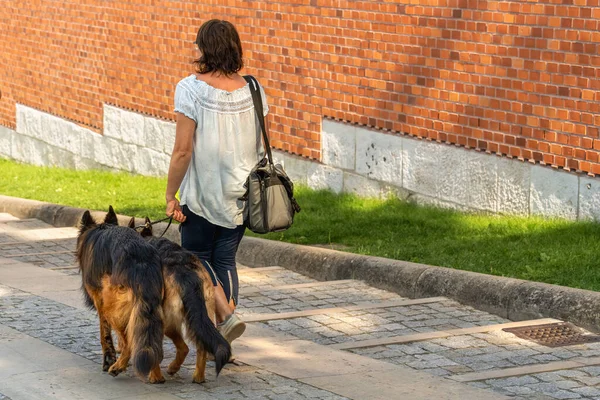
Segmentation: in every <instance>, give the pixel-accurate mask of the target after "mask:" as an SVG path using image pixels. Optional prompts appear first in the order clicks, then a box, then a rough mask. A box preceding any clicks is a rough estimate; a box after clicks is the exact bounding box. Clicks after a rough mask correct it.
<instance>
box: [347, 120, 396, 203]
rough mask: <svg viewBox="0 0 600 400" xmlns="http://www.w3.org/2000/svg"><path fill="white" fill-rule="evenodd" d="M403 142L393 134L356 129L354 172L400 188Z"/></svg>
mask: <svg viewBox="0 0 600 400" xmlns="http://www.w3.org/2000/svg"><path fill="white" fill-rule="evenodd" d="M405 140H406V139H405V138H402V137H400V136H395V135H393V134H385V133H381V132H379V131H375V130H372V129H367V128H362V127H358V128H356V172H357V173H358V174H360V175H363V176H365V177H367V178H369V179H371V180H374V181H379V182H385V183H389V184H391V185H394V186H397V187H402V147H403V142H404V141H405ZM374 183H376V182H374ZM365 194H367V195H368V193H365Z"/></svg>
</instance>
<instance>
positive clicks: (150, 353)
mask: <svg viewBox="0 0 600 400" xmlns="http://www.w3.org/2000/svg"><path fill="white" fill-rule="evenodd" d="M126 275H127V277H126V279H127V281H128V282H127V285H126V286H128V287H129V288H131V290H132V292H133V293H132V294H133V301H134V305H133V311H132V313H131V316H130V318H129V323H128V324H127V330H128V332H127V336H128V339H129V342H130V343H131V353H132V354H131V355H132V365H133V369H134V370H135V372H136V373H137V374H138V375H139V376H141V377H146V376H148V374H149V373H150V371H151V370H152V368H153V367H154V366H155V365H158V364H160V362H161V361H162V359H163V346H162V344H163V320H162V308H161V304H162V293H163V282H162V273H161V271H160V264H159V263H158V262H157V263H156V264H154V263H151V265H150V266H148V265H141V266H136V267H134V268H130V269H128V270H127V272H126ZM113 277H114V275H113ZM117 278H118V277H117Z"/></svg>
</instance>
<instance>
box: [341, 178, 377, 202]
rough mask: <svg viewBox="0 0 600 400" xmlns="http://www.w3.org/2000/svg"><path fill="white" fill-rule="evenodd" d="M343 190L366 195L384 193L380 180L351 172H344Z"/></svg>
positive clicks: (374, 195)
mask: <svg viewBox="0 0 600 400" xmlns="http://www.w3.org/2000/svg"><path fill="white" fill-rule="evenodd" d="M343 190H344V192H347V193H354V194H356V195H358V196H364V197H381V193H382V192H381V185H380V183H379V182H377V181H374V180H372V179H368V178H365V177H364V176H361V175H356V174H353V173H350V172H344V189H343Z"/></svg>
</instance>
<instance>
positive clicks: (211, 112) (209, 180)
mask: <svg viewBox="0 0 600 400" xmlns="http://www.w3.org/2000/svg"><path fill="white" fill-rule="evenodd" d="M260 92H261V96H262V100H263V109H264V115H265V116H266V115H267V113H268V112H269V107H268V105H267V99H266V96H265V92H264V90H263V88H262V87H260ZM175 111H176V112H179V113H182V114H184V115H185V116H186V117H188V118H191V119H193V120H194V121H196V133H195V135H194V149H193V154H192V160H191V162H190V166H189V167H188V170H187V172H186V174H185V177H184V178H183V181H182V183H181V187H180V188H179V196H180V200H181V204H182V205H187V206H188V208H189V209H190V211H192V212H193V213H194V214H197V215H200V216H202V217H204V218H205V219H207V220H208V221H209V222H211V223H213V224H215V225H218V226H222V227H225V228H235V227H236V226H238V225H242V224H243V221H244V217H243V214H242V213H243V208H244V202H243V201H240V200H239V198H240V197H241V196H243V195H244V193H245V192H246V190H245V189H244V183H246V179H247V178H248V175H249V174H250V170H251V169H252V168H253V167H254V166H255V165H256V163H257V162H258V161H259V160H260V159H261V158H262V157H263V155H264V148H263V144H262V133H261V130H260V125H259V123H258V120H257V118H256V115H255V111H254V103H253V102H252V94H251V93H250V87H249V85H248V84H246V86H244V87H242V88H239V89H236V90H234V91H233V92H228V91H226V90H222V89H217V88H215V87H213V86H210V85H209V84H207V83H206V82H204V81H201V80H198V79H197V78H196V75H193V74H192V75H190V76H188V77H187V78H184V79H182V80H181V81H180V82H179V83H178V84H177V88H176V90H175Z"/></svg>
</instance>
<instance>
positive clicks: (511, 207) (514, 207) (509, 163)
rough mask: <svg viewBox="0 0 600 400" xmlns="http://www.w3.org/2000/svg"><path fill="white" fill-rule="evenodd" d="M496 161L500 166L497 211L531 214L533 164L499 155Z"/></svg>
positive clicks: (498, 166)
mask: <svg viewBox="0 0 600 400" xmlns="http://www.w3.org/2000/svg"><path fill="white" fill-rule="evenodd" d="M496 163H497V168H498V208H497V212H499V213H506V214H515V215H529V188H530V181H531V167H532V166H531V164H529V163H524V162H521V161H518V160H511V159H507V158H504V157H502V158H501V157H498V158H497V161H496Z"/></svg>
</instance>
